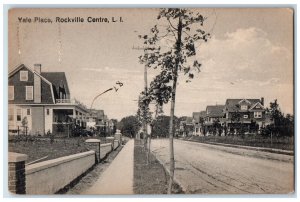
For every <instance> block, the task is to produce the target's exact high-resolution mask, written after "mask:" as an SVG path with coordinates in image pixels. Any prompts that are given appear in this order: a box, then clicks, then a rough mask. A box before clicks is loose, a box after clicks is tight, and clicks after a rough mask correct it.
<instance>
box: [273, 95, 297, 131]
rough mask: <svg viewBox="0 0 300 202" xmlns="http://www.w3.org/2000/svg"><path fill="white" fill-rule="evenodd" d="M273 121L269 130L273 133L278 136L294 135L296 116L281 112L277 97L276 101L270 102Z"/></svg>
mask: <svg viewBox="0 0 300 202" xmlns="http://www.w3.org/2000/svg"><path fill="white" fill-rule="evenodd" d="M268 111H269V113H270V114H271V121H272V122H273V123H272V124H271V125H270V126H269V127H268V128H267V130H268V131H270V132H271V134H273V133H274V134H275V135H277V136H293V135H294V117H293V116H292V115H290V114H287V115H286V116H284V114H283V113H282V112H281V110H280V107H279V104H278V102H277V99H275V100H274V102H270V109H268Z"/></svg>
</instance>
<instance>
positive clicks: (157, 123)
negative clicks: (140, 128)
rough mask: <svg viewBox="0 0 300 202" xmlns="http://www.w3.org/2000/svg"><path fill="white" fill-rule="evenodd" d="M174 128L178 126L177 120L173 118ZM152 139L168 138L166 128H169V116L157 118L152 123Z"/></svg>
mask: <svg viewBox="0 0 300 202" xmlns="http://www.w3.org/2000/svg"><path fill="white" fill-rule="evenodd" d="M174 125H175V126H178V125H179V119H178V118H177V117H175V124H174ZM152 126H153V127H152V136H153V137H168V128H169V126H170V116H165V115H161V116H158V117H157V118H156V119H155V120H153V123H152Z"/></svg>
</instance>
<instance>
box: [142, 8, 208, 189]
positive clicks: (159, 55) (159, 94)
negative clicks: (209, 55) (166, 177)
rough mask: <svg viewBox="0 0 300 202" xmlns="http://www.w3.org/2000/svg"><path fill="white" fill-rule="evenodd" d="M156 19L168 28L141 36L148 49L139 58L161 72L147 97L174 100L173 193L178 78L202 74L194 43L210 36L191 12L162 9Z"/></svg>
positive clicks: (153, 82) (171, 164)
mask: <svg viewBox="0 0 300 202" xmlns="http://www.w3.org/2000/svg"><path fill="white" fill-rule="evenodd" d="M157 19H158V20H160V21H161V22H163V23H166V24H167V26H164V28H162V29H159V28H158V26H157V25H155V26H154V27H152V28H151V30H150V34H149V35H143V36H142V35H139V38H140V39H142V40H143V43H144V44H145V45H146V46H148V47H146V48H145V52H144V54H143V55H141V56H140V57H139V59H140V62H141V63H142V64H145V65H146V66H147V67H151V68H154V69H157V68H160V73H159V74H158V75H157V76H156V77H155V78H154V80H153V81H152V82H151V84H150V89H149V95H148V94H147V95H146V98H147V99H149V100H155V101H156V102H157V103H158V104H159V105H163V104H166V103H168V102H169V101H171V110H170V126H169V138H170V184H169V189H168V193H171V190H172V183H173V177H174V170H175V161H174V149H173V135H174V134H173V133H174V111H175V96H176V87H177V79H178V78H177V77H178V73H179V72H184V74H185V75H187V77H188V78H187V80H186V81H187V82H189V81H190V79H193V78H194V73H193V71H196V72H200V67H201V64H200V63H199V62H198V61H197V60H195V59H194V60H192V58H193V56H195V55H196V47H195V44H196V42H198V41H205V42H206V41H207V39H208V38H209V37H210V34H209V33H206V32H205V31H204V30H203V29H202V27H203V23H204V21H205V19H206V18H205V17H203V16H202V15H201V14H200V13H198V12H197V13H193V12H192V11H191V10H189V9H181V8H163V9H161V10H160V12H159V15H158V17H157ZM161 33H162V34H161ZM162 39H164V40H169V41H171V42H172V43H173V46H172V47H168V48H163V46H162V44H161V40H162ZM151 46H152V47H151Z"/></svg>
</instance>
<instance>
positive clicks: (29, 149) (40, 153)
mask: <svg viewBox="0 0 300 202" xmlns="http://www.w3.org/2000/svg"><path fill="white" fill-rule="evenodd" d="M86 139H87V137H72V138H54V140H53V143H51V141H50V138H49V137H34V136H29V137H27V138H26V137H24V136H23V137H20V136H19V137H18V136H14V137H9V143H8V151H9V152H17V153H22V154H27V155H28V159H27V161H26V163H29V162H32V161H35V160H37V159H40V158H43V157H46V156H47V158H45V159H43V161H44V160H50V159H54V158H59V157H62V156H67V155H71V154H76V153H80V152H85V151H88V149H87V147H86V145H85V140H86ZM100 139H101V143H106V141H105V138H100Z"/></svg>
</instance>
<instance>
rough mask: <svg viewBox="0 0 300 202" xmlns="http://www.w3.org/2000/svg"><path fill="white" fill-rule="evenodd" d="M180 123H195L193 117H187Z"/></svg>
mask: <svg viewBox="0 0 300 202" xmlns="http://www.w3.org/2000/svg"><path fill="white" fill-rule="evenodd" d="M180 123H181V124H182V123H186V124H192V123H193V117H188V116H187V117H185V118H184V120H182V121H180Z"/></svg>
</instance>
